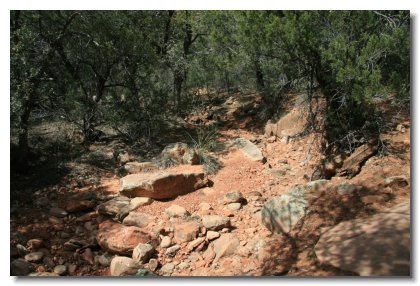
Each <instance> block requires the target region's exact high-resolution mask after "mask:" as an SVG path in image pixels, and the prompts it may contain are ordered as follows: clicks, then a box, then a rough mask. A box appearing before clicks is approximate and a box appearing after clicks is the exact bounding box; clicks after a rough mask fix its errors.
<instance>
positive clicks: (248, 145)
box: [232, 138, 267, 163]
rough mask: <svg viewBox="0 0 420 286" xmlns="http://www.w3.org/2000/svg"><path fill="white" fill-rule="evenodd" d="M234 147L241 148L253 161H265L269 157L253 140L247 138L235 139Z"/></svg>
mask: <svg viewBox="0 0 420 286" xmlns="http://www.w3.org/2000/svg"><path fill="white" fill-rule="evenodd" d="M232 147H233V148H237V149H239V150H240V151H241V152H242V153H243V154H244V155H245V156H246V157H248V158H249V159H251V160H252V161H256V162H261V163H265V162H266V161H267V159H266V158H265V157H264V156H263V154H262V153H261V150H260V149H259V148H258V147H257V146H256V145H255V144H253V143H252V142H251V141H249V140H248V139H245V138H237V139H235V140H233V142H232Z"/></svg>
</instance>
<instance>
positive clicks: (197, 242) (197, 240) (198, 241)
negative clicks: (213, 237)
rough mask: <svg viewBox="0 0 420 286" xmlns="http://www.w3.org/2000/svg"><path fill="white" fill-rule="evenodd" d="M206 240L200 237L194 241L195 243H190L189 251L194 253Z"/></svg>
mask: <svg viewBox="0 0 420 286" xmlns="http://www.w3.org/2000/svg"><path fill="white" fill-rule="evenodd" d="M205 240H206V238H205V237H199V238H197V239H194V240H193V241H191V242H190V243H188V246H187V249H188V250H189V251H192V250H193V249H194V248H196V247H197V246H199V245H200V244H201V243H202V242H204V241H205Z"/></svg>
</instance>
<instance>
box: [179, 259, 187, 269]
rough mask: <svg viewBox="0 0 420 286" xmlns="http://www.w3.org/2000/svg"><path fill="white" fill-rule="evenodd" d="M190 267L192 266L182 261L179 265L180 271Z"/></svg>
mask: <svg viewBox="0 0 420 286" xmlns="http://www.w3.org/2000/svg"><path fill="white" fill-rule="evenodd" d="M189 267H190V264H189V263H187V262H184V261H182V262H181V263H179V264H178V269H181V270H183V269H187V268H189Z"/></svg>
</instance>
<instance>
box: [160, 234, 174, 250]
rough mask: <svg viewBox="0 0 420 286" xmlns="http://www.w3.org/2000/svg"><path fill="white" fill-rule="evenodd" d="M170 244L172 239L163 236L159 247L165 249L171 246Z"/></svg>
mask: <svg viewBox="0 0 420 286" xmlns="http://www.w3.org/2000/svg"><path fill="white" fill-rule="evenodd" d="M171 244H172V239H171V238H170V237H169V236H164V237H163V238H162V241H161V242H160V247H162V248H167V247H169V246H171Z"/></svg>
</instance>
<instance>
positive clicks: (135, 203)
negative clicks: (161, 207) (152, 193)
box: [130, 197, 153, 210]
mask: <svg viewBox="0 0 420 286" xmlns="http://www.w3.org/2000/svg"><path fill="white" fill-rule="evenodd" d="M152 203H153V199H151V198H146V197H136V198H132V199H131V201H130V206H131V207H130V208H131V209H132V210H135V209H137V208H138V207H141V206H147V205H150V204H152Z"/></svg>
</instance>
